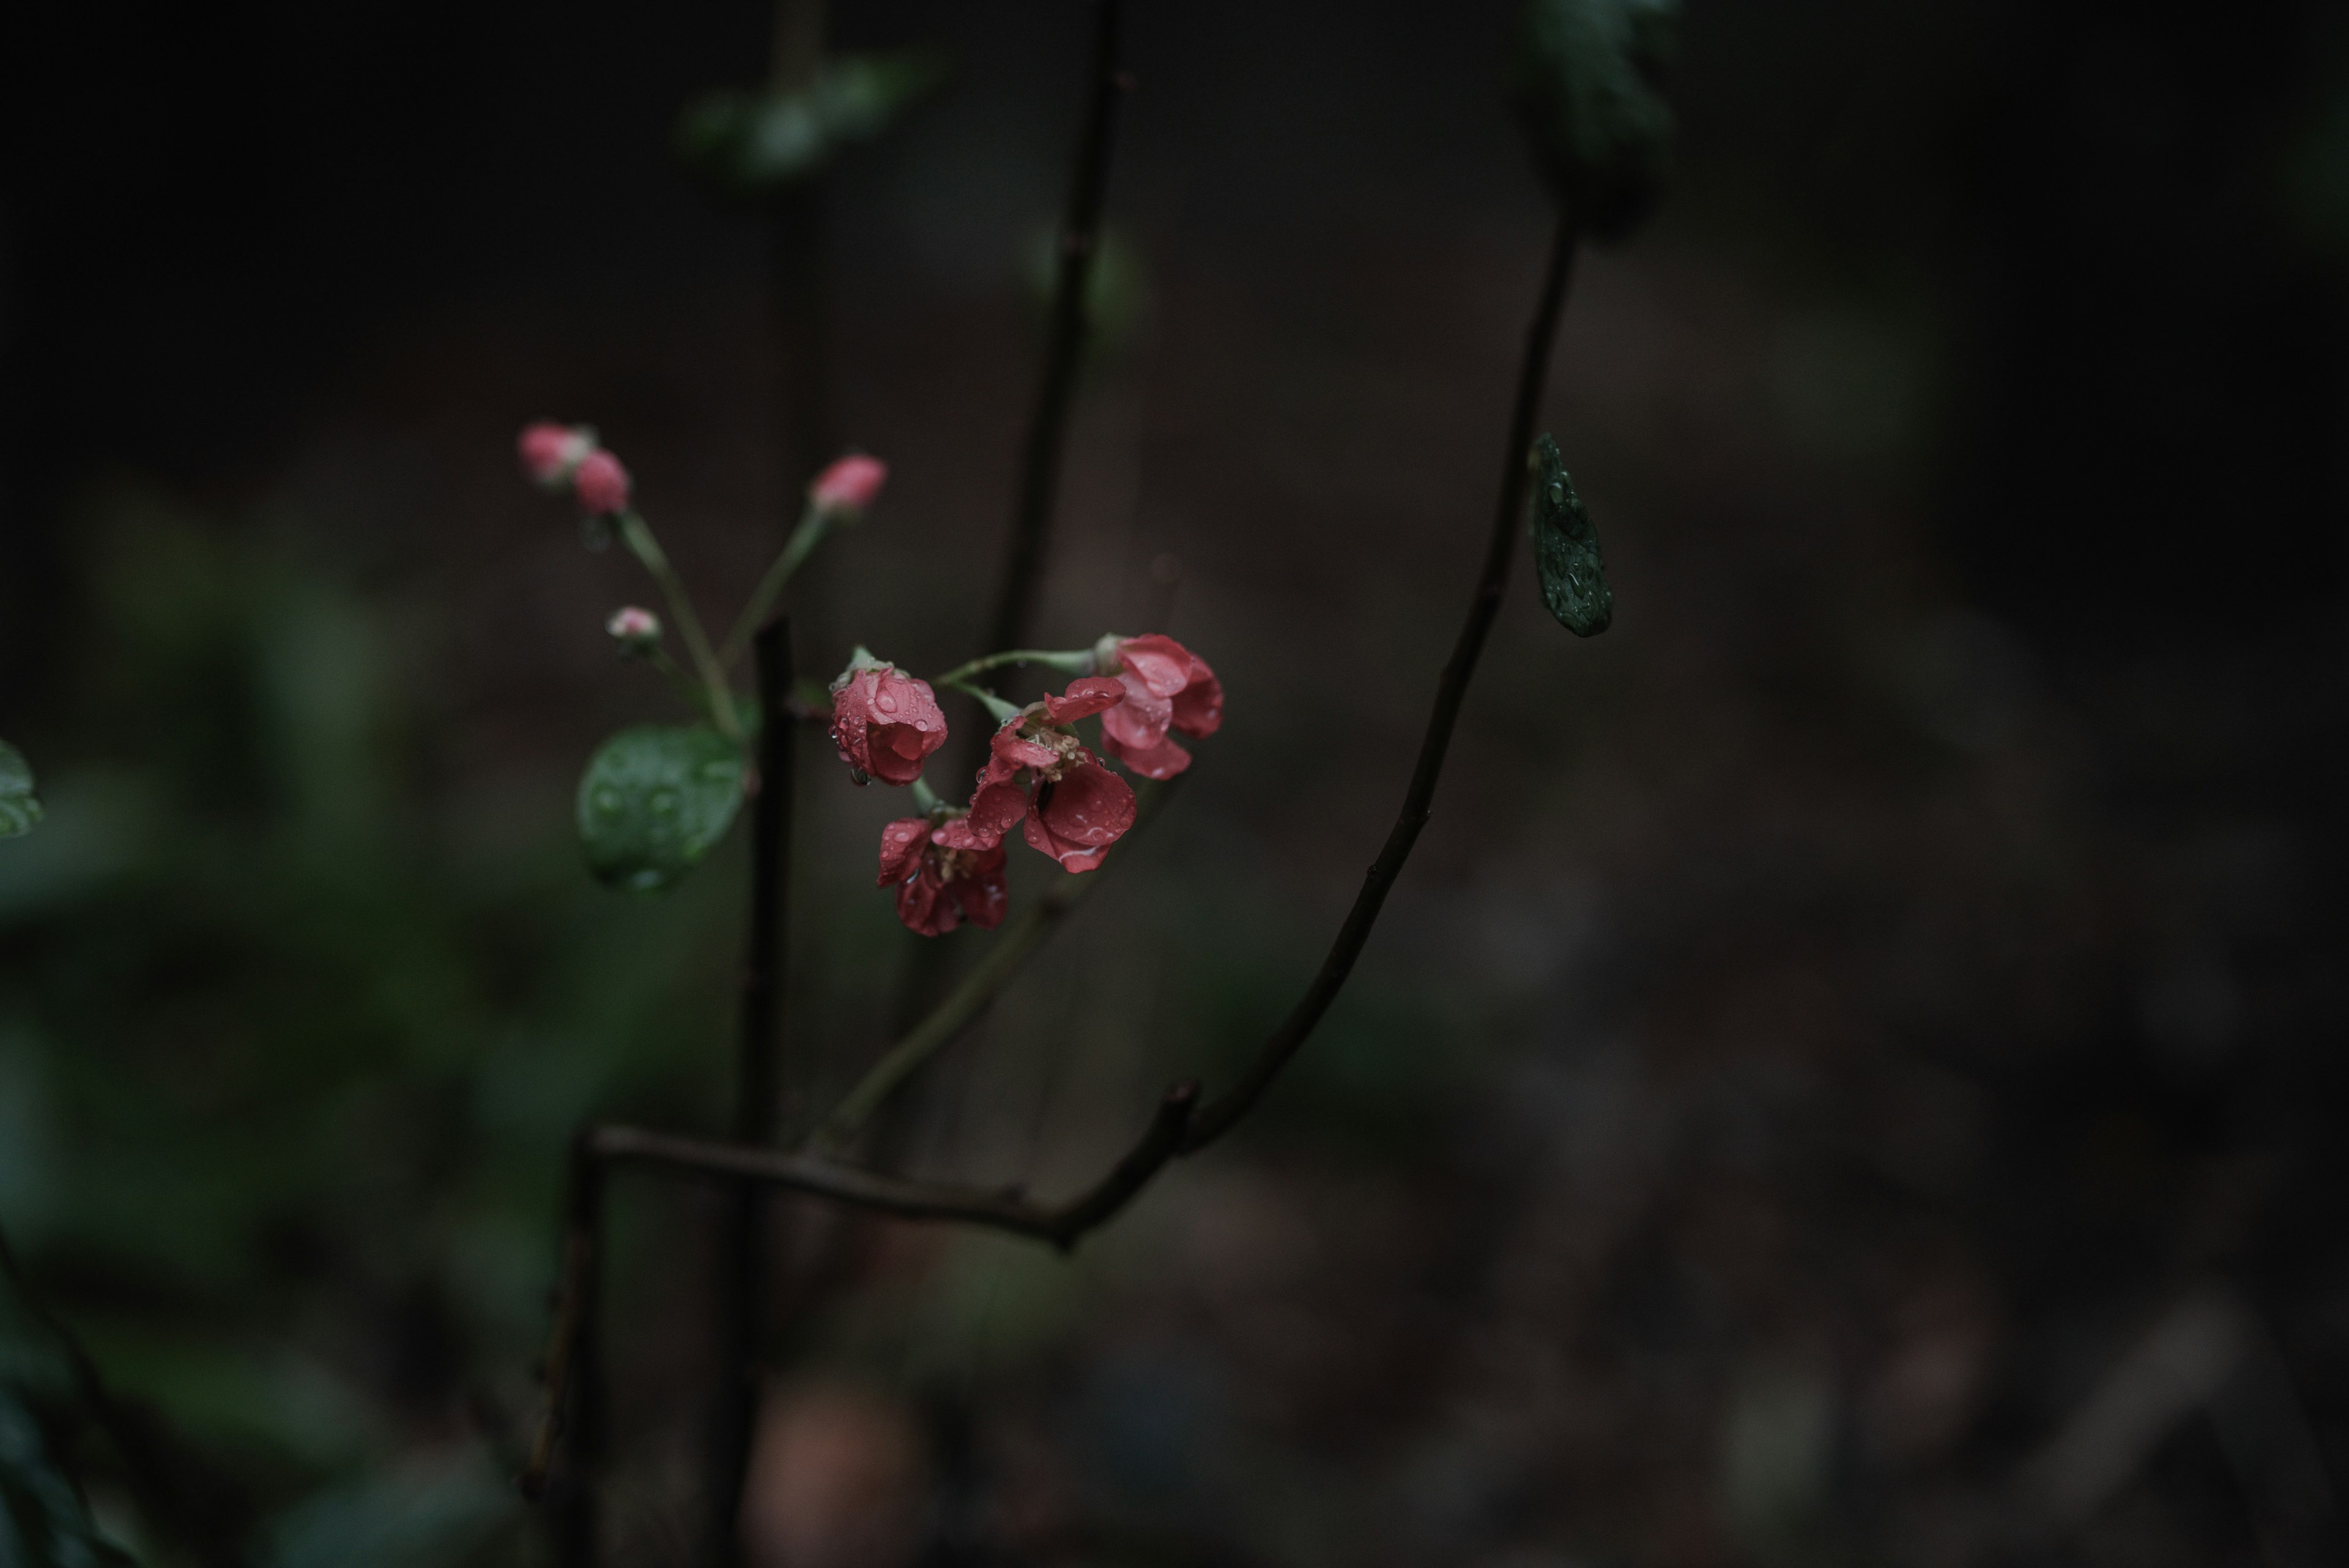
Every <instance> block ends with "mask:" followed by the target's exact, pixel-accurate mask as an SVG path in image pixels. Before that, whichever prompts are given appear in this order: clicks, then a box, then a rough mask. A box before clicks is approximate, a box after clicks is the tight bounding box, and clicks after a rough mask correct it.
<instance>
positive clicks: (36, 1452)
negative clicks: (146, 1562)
mask: <svg viewBox="0 0 2349 1568" xmlns="http://www.w3.org/2000/svg"><path fill="white" fill-rule="evenodd" d="M129 1561H130V1559H129V1557H128V1556H126V1555H125V1554H124V1553H123V1552H122V1549H121V1548H120V1547H119V1546H116V1545H115V1544H114V1543H113V1542H109V1541H108V1540H107V1539H106V1538H105V1536H104V1535H103V1533H101V1532H99V1530H98V1526H97V1525H96V1524H95V1523H94V1522H92V1521H91V1519H90V1517H89V1509H88V1505H87V1504H85V1503H84V1502H83V1501H82V1496H81V1492H80V1490H79V1489H78V1488H77V1487H76V1486H75V1485H74V1484H73V1482H72V1481H70V1480H67V1478H66V1476H65V1475H64V1473H63V1472H62V1471H60V1470H59V1469H57V1466H56V1464H55V1463H54V1462H53V1461H52V1460H51V1459H50V1457H49V1445H48V1439H47V1437H46V1436H45V1435H44V1434H43V1433H42V1431H41V1428H40V1425H39V1423H38V1422H36V1420H35V1419H34V1418H33V1413H32V1412H31V1411H30V1410H29V1409H27V1408H26V1407H25V1404H24V1402H23V1401H22V1400H21V1399H19V1398H18V1397H16V1394H15V1392H14V1391H12V1390H10V1389H8V1388H5V1387H0V1564H5V1565H6V1568H101V1565H102V1564H109V1563H128V1562H129Z"/></svg>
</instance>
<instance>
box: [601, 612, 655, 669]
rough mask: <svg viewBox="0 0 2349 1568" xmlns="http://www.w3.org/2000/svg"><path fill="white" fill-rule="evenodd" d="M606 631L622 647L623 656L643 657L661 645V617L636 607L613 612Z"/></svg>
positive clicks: (605, 625) (606, 623) (606, 625)
mask: <svg viewBox="0 0 2349 1568" xmlns="http://www.w3.org/2000/svg"><path fill="white" fill-rule="evenodd" d="M604 629H605V631H608V632H610V633H611V634H612V640H613V641H614V642H616V643H618V644H619V645H620V651H621V652H622V653H623V654H629V655H634V656H637V657H642V656H643V655H645V654H648V653H650V652H651V651H652V650H653V649H655V648H657V646H659V644H660V637H661V623H660V617H658V616H657V615H655V614H653V612H652V611H650V610H648V609H640V608H638V607H636V606H635V605H630V606H628V607H626V608H625V609H618V610H615V611H613V612H612V618H611V619H610V620H607V621H605V623H604Z"/></svg>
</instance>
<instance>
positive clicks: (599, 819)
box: [579, 724, 743, 893]
mask: <svg viewBox="0 0 2349 1568" xmlns="http://www.w3.org/2000/svg"><path fill="white" fill-rule="evenodd" d="M742 782H743V765H742V753H741V749H740V747H738V746H737V745H735V743H734V742H731V741H730V740H728V739H727V738H726V737H725V736H723V735H721V734H719V732H717V731H715V730H713V729H710V728H709V727H708V726H706V725H699V724H697V725H694V726H692V727H691V728H688V729H673V728H668V727H666V726H661V725H652V724H647V725H645V726H643V727H641V728H639V729H634V730H623V731H621V732H619V733H618V734H616V735H615V736H613V737H612V738H611V739H610V740H608V741H606V742H604V745H603V749H602V750H600V751H598V752H597V753H595V758H594V760H593V761H591V762H589V763H588V764H587V772H586V773H585V774H584V775H582V776H581V778H580V780H579V839H580V842H581V844H583V845H584V846H585V848H586V851H587V864H588V866H589V867H590V868H591V869H593V870H594V871H595V875H596V876H598V877H602V878H603V879H604V880H605V881H606V882H608V883H610V884H611V885H612V886H614V887H616V888H626V889H627V890H628V891H630V892H636V893H647V892H651V891H653V890H654V889H656V888H666V887H667V886H669V885H670V884H671V883H673V882H675V881H676V880H677V879H678V877H682V876H684V875H685V874H686V873H687V872H688V871H690V870H692V869H693V868H694V867H696V866H698V865H699V864H701V859H702V857H703V856H705V855H708V854H709V850H710V847H711V846H713V845H715V844H716V843H717V842H718V841H719V839H720V838H723V837H725V836H726V829H727V827H728V826H730V824H731V823H732V822H733V820H734V813H735V811H736V810H737V808H739V807H740V805H741V804H742Z"/></svg>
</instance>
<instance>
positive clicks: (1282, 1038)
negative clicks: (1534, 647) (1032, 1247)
mask: <svg viewBox="0 0 2349 1568" xmlns="http://www.w3.org/2000/svg"><path fill="white" fill-rule="evenodd" d="M1577 238H1578V235H1577V231H1576V227H1575V222H1574V218H1573V215H1572V214H1571V213H1565V212H1561V213H1559V215H1558V220H1557V233H1556V234H1555V235H1554V236H1553V238H1552V239H1551V241H1550V253H1549V265H1548V267H1547V270H1546V271H1545V272H1544V273H1543V275H1542V288H1541V296H1540V299H1539V302H1538V303H1537V305H1536V306H1535V307H1534V319H1533V325H1532V327H1531V328H1530V329H1529V330H1528V331H1527V332H1526V354H1525V359H1524V362H1523V363H1522V364H1521V365H1520V366H1519V367H1518V369H1517V396H1516V405H1515V407H1514V408H1513V409H1512V410H1511V412H1510V415H1509V444H1508V448H1507V450H1506V452H1504V453H1503V454H1502V463H1501V497H1500V504H1499V506H1498V507H1497V508H1496V510H1495V514H1494V517H1493V533H1492V537H1491V538H1490V540H1488V541H1487V542H1486V544H1485V570H1484V572H1483V574H1482V575H1481V576H1478V577H1477V579H1476V592H1475V596H1474V597H1472V598H1470V599H1469V601H1468V618H1467V620H1466V621H1465V622H1464V624H1463V625H1462V626H1461V628H1460V636H1459V638H1458V639H1457V640H1456V641H1454V643H1453V645H1452V657H1451V658H1450V659H1448V660H1446V661H1445V663H1444V676H1443V679H1442V680H1439V681H1438V682H1437V683H1436V687H1435V707H1434V710H1433V711H1431V712H1430V713H1429V714H1428V716H1427V733H1426V735H1425V736H1424V737H1423V739H1422V740H1421V742H1420V743H1419V761H1418V762H1417V763H1415V764H1413V768H1412V770H1411V785H1410V787H1409V788H1407V789H1406V790H1404V791H1403V796H1402V812H1401V813H1400V814H1399V815H1397V816H1396V818H1395V825H1394V826H1393V827H1392V829H1390V830H1389V831H1388V833H1387V841H1386V845H1385V847H1383V848H1381V850H1380V851H1379V857H1378V858H1377V859H1376V860H1373V861H1371V868H1370V871H1369V872H1368V874H1367V875H1365V876H1364V877H1363V878H1362V890H1361V892H1359V893H1357V894H1355V895H1354V907H1353V908H1352V909H1349V910H1347V911H1346V923H1345V924H1344V925H1342V926H1340V927H1339V928H1338V936H1337V940H1335V941H1332V942H1331V943H1330V952H1329V956H1328V957H1326V958H1324V959H1323V960H1322V961H1321V968H1320V971H1319V972H1318V973H1316V974H1315V975H1314V977H1313V981H1312V983H1311V984H1309V985H1308V986H1307V987H1306V988H1305V994H1304V995H1303V996H1301V997H1299V999H1298V1002H1297V1005H1296V1006H1295V1007H1294V1008H1291V1009H1290V1010H1289V1013H1288V1017H1287V1018H1285V1019H1283V1020H1282V1021H1281V1023H1280V1027H1279V1028H1278V1029H1276V1030H1274V1031H1273V1032H1272V1033H1271V1035H1270V1036H1269V1037H1268V1039H1267V1040H1266V1041H1265V1043H1264V1044H1262V1045H1260V1046H1258V1047H1257V1054H1256V1059H1255V1060H1254V1061H1253V1062H1251V1063H1249V1064H1248V1070H1247V1072H1246V1073H1245V1074H1243V1075H1241V1077H1240V1081H1239V1082H1238V1083H1237V1084H1235V1085H1232V1086H1231V1087H1230V1088H1228V1089H1226V1090H1225V1091H1224V1092H1223V1093H1222V1094H1220V1095H1218V1096H1216V1098H1215V1099H1213V1100H1212V1101H1210V1102H1208V1104H1207V1105H1206V1106H1203V1107H1202V1108H1201V1109H1200V1111H1199V1114H1198V1116H1197V1117H1196V1118H1195V1119H1194V1121H1193V1122H1192V1124H1191V1130H1190V1133H1189V1134H1188V1136H1187V1137H1185V1140H1184V1143H1183V1152H1184V1153H1185V1154H1189V1153H1191V1152H1192V1151H1193V1150H1195V1149H1201V1148H1205V1147H1207V1145H1209V1144H1211V1143H1213V1142H1215V1141H1216V1139H1217V1138H1219V1137H1223V1136H1224V1135H1225V1134H1226V1133H1227V1132H1229V1131H1230V1130H1231V1129H1232V1127H1233V1126H1234V1125H1235V1124H1237V1122H1238V1121H1239V1119H1240V1118H1241V1117H1242V1116H1246V1115H1247V1114H1248V1112H1249V1110H1250V1109H1252V1108H1253V1107H1254V1106H1255V1105H1256V1103H1257V1100H1258V1099H1260V1098H1262V1097H1263V1096H1264V1092H1265V1090H1266V1089H1268V1088H1269V1087H1270V1086H1271V1085H1272V1081H1273V1079H1274V1078H1276V1077H1278V1075H1279V1074H1280V1070H1281V1068H1283V1067H1285V1066H1287V1065H1288V1059H1289V1058H1290V1057H1292V1056H1294V1055H1296V1054H1297V1053H1298V1050H1299V1048H1300V1047H1301V1046H1303V1045H1304V1044H1305V1042H1306V1040H1307V1039H1308V1038H1309V1036H1310V1035H1311V1034H1312V1033H1313V1029H1314V1026H1315V1025H1316V1024H1318V1023H1320V1022H1321V1015H1322V1014H1323V1013H1325V1012H1329V1011H1330V1003H1331V1002H1335V1001H1337V999H1338V992H1340V990H1341V989H1343V988H1344V986H1345V983H1346V977H1347V976H1348V975H1350V974H1351V973H1353V971H1354V961H1355V960H1356V959H1359V958H1360V957H1361V955H1362V948H1363V946H1364V945H1365V944H1366V943H1368V942H1369V941H1370V940H1371V927H1372V926H1374V925H1376V924H1377V923H1378V919H1379V910H1380V909H1382V908H1383V907H1384V906H1385V904H1386V901H1387V894H1388V892H1389V891H1390V890H1391V889H1392V888H1393V887H1394V883H1395V878H1396V877H1398V876H1400V875H1402V866H1403V862H1404V861H1405V860H1407V859H1409V858H1410V857H1411V850H1412V846H1413V845H1414V844H1416V843H1417V842H1418V841H1419V834H1420V829H1422V828H1423V827H1425V826H1427V819H1428V817H1429V815H1431V814H1432V811H1433V805H1434V803H1435V784H1436V781H1437V780H1438V779H1440V778H1441V777H1443V774H1444V753H1446V752H1448V751H1449V750H1451V747H1452V731H1453V727H1454V725H1455V724H1457V723H1458V722H1459V721H1460V707H1461V704H1462V702H1463V701H1465V699H1466V698H1467V695H1468V682H1469V680H1470V679H1471V678H1473V677H1474V676H1475V673H1476V659H1477V657H1478V656H1479V655H1480V654H1482V653H1483V652H1484V651H1485V638H1486V637H1487V636H1489V635H1490V634H1491V632H1492V629H1493V619H1494V618H1495V616H1497V615H1499V614H1500V610H1501V595H1502V593H1503V592H1504V591H1505V590H1506V588H1507V587H1508V585H1509V562H1510V560H1511V559H1512V558H1513V557H1514V556H1515V555H1516V548H1517V519H1518V518H1519V516H1520V515H1522V514H1523V513H1524V510H1525V504H1526V462H1527V460H1528V458H1529V456H1530V454H1531V452H1532V450H1533V444H1534V426H1535V424H1536V423H1537V421H1539V419H1540V417H1541V402H1542V389H1543V388H1544V386H1545V385H1546V384H1547V381H1548V379H1549V359H1550V348H1551V346H1552V344H1553V343H1555V342H1556V341H1557V322H1558V317H1559V316H1560V315H1561V314H1562V313H1563V312H1564V310H1565V309H1566V291H1567V286H1568V283H1569V282H1571V281H1572V278H1573V275H1574V249H1575V244H1576V241H1577Z"/></svg>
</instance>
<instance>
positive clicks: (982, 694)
mask: <svg viewBox="0 0 2349 1568" xmlns="http://www.w3.org/2000/svg"><path fill="white" fill-rule="evenodd" d="M938 684H939V685H941V686H944V687H946V688H947V690H948V691H959V692H961V693H962V694H963V695H964V696H966V697H976V698H978V700H979V701H981V702H983V703H985V704H986V705H987V711H988V715H989V716H990V717H992V718H993V719H994V720H995V722H997V723H998V724H1009V722H1011V721H1012V720H1014V719H1017V718H1018V717H1019V715H1020V713H1021V711H1023V710H1022V709H1021V708H1020V706H1019V703H1017V702H1006V701H1004V700H1003V699H1002V698H1000V697H998V696H997V695H996V694H995V693H994V692H992V691H988V689H987V688H986V687H984V686H973V685H972V684H971V683H970V682H969V681H968V680H941V681H939V682H938Z"/></svg>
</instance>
